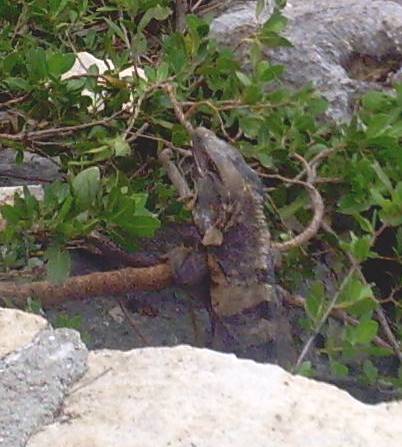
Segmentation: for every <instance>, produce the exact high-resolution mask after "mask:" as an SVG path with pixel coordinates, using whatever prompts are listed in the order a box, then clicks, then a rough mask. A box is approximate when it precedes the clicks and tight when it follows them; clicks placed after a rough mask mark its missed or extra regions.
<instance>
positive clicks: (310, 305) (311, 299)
mask: <svg viewBox="0 0 402 447" xmlns="http://www.w3.org/2000/svg"><path fill="white" fill-rule="evenodd" d="M324 300H325V288H324V284H323V283H322V282H321V281H315V282H314V283H313V284H312V285H311V287H310V293H309V295H308V297H307V299H306V311H307V314H308V315H309V317H310V318H311V319H312V320H313V321H317V320H319V318H320V316H321V315H322V311H323V306H324Z"/></svg>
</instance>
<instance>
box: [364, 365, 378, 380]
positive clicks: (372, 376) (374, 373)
mask: <svg viewBox="0 0 402 447" xmlns="http://www.w3.org/2000/svg"><path fill="white" fill-rule="evenodd" d="M363 371H364V374H365V376H366V377H367V379H368V381H369V383H371V384H374V383H375V382H376V380H377V377H378V369H377V368H376V367H375V366H374V364H373V362H372V361H371V360H365V361H364V363H363Z"/></svg>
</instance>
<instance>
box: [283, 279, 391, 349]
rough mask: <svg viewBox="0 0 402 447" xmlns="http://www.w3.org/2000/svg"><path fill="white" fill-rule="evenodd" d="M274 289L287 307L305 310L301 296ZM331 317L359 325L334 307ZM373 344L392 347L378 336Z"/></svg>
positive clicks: (387, 347) (358, 322) (304, 301)
mask: <svg viewBox="0 0 402 447" xmlns="http://www.w3.org/2000/svg"><path fill="white" fill-rule="evenodd" d="M276 289H277V291H278V292H279V294H280V296H281V297H282V299H283V301H284V302H285V303H286V304H288V305H289V306H293V307H294V306H295V307H300V308H303V309H305V308H306V299H305V298H304V297H303V296H301V295H299V294H292V293H290V292H289V291H287V290H286V289H284V288H283V287H281V286H279V285H277V286H276ZM331 317H333V318H336V319H337V320H339V321H341V322H343V323H347V324H350V325H352V326H358V325H359V324H360V321H359V320H356V319H355V318H353V317H351V316H350V315H349V314H347V313H346V312H345V311H344V310H342V309H337V308H336V307H335V308H334V309H332V311H331ZM373 342H374V343H375V344H376V345H377V346H379V347H380V348H385V349H389V350H392V346H391V345H390V344H389V343H387V342H386V341H385V340H383V339H382V338H381V337H379V336H375V337H374V339H373Z"/></svg>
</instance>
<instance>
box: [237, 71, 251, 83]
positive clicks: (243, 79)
mask: <svg viewBox="0 0 402 447" xmlns="http://www.w3.org/2000/svg"><path fill="white" fill-rule="evenodd" d="M236 76H237V77H238V79H239V81H240V82H241V83H242V84H243V85H244V86H246V87H249V86H250V85H251V84H252V82H251V79H250V78H249V77H248V76H247V75H246V74H244V73H242V72H241V71H236Z"/></svg>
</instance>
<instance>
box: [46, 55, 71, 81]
mask: <svg viewBox="0 0 402 447" xmlns="http://www.w3.org/2000/svg"><path fill="white" fill-rule="evenodd" d="M74 62H75V56H74V54H73V53H64V54H63V53H53V54H51V55H50V56H48V58H47V66H48V69H49V74H50V75H51V76H54V77H55V78H58V77H60V76H61V75H62V74H63V73H65V72H66V71H68V70H70V68H71V67H72V66H73V65H74Z"/></svg>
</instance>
